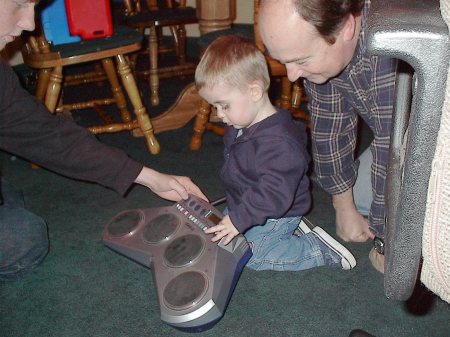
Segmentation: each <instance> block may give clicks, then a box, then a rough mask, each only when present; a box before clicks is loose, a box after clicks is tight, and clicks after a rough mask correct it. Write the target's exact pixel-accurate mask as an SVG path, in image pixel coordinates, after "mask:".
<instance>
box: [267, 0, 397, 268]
mask: <svg viewBox="0 0 450 337" xmlns="http://www.w3.org/2000/svg"><path fill="white" fill-rule="evenodd" d="M369 9H370V0H366V1H364V0H334V1H329V0H280V1H277V0H262V1H261V5H260V11H259V30H260V34H261V38H262V40H263V42H264V44H265V45H266V48H267V50H268V52H269V54H270V56H271V57H273V58H275V59H277V60H278V61H280V62H281V63H283V64H285V65H286V70H287V74H288V77H289V79H290V80H291V81H295V80H297V79H298V78H300V77H303V78H304V79H305V82H304V83H305V88H306V91H307V95H308V98H309V102H308V106H309V110H310V113H311V134H312V150H313V158H314V163H315V170H316V173H317V177H318V180H319V182H320V184H321V186H322V187H323V188H324V189H325V190H326V191H327V192H329V193H330V194H332V200H333V206H334V209H335V212H336V232H337V234H338V235H339V236H340V237H341V238H342V239H343V240H345V241H351V242H364V241H367V240H369V239H375V240H374V242H377V243H378V244H377V245H376V246H375V247H376V248H377V250H375V249H372V250H371V252H370V254H369V257H370V260H371V261H372V264H373V265H374V267H375V268H376V269H377V270H379V271H380V272H384V256H383V255H382V253H383V251H382V249H380V248H381V246H380V243H381V244H382V242H383V238H384V224H385V209H384V188H385V178H386V166H387V161H388V151H389V135H390V127H391V116H392V107H393V92H394V86H395V71H396V61H395V60H392V59H388V58H385V57H374V56H370V55H368V53H367V50H366V41H365V31H366V29H367V18H368V14H369ZM358 116H359V117H361V118H362V119H363V120H364V122H365V123H367V125H368V126H369V127H370V129H371V130H372V132H373V134H374V140H373V142H372V143H371V145H370V148H369V149H367V150H366V151H365V152H364V153H363V154H362V155H361V157H360V160H359V161H355V160H354V152H355V146H356V134H357V120H358ZM358 166H359V167H358ZM370 185H371V187H372V188H370ZM355 202H356V204H355ZM363 215H367V216H368V220H366V219H365V218H364V217H363Z"/></svg>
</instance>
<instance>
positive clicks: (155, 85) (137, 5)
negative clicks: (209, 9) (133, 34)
mask: <svg viewBox="0 0 450 337" xmlns="http://www.w3.org/2000/svg"><path fill="white" fill-rule="evenodd" d="M124 6H125V13H124V16H123V17H122V18H121V19H120V20H121V22H123V23H125V24H126V25H128V26H130V27H133V28H135V29H137V30H139V31H140V32H141V33H144V32H145V31H146V30H147V29H148V30H149V35H148V49H147V50H146V52H147V53H148V57H149V69H147V70H145V71H138V70H135V71H136V74H137V75H142V76H145V77H148V79H149V85H150V102H151V104H152V105H153V106H155V105H158V104H159V94H158V91H159V80H160V79H162V78H169V77H174V76H184V75H191V74H193V73H194V72H195V67H196V64H195V63H189V62H187V60H186V28H185V25H187V24H191V23H197V22H198V20H197V16H196V11H195V8H193V7H187V6H186V0H180V1H173V0H163V1H157V0H146V1H143V0H124ZM162 27H168V28H169V29H170V31H171V33H172V36H173V42H174V47H173V48H164V47H163V46H162V44H161V38H160V34H159V33H160V31H161V28H162ZM172 50H174V51H175V52H176V55H177V64H175V65H169V66H165V67H162V66H160V64H159V63H160V62H159V60H158V58H159V54H160V53H163V52H167V51H172Z"/></svg>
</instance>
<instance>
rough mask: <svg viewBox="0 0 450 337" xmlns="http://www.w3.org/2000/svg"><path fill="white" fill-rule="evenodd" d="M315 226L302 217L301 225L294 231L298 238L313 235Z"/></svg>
mask: <svg viewBox="0 0 450 337" xmlns="http://www.w3.org/2000/svg"><path fill="white" fill-rule="evenodd" d="M313 227H314V225H313V224H312V223H311V222H310V221H309V220H308V219H306V218H305V217H302V220H301V221H300V224H299V225H298V227H297V229H296V230H295V231H294V234H295V235H297V236H300V235H303V234H307V233H311V231H312V229H311V228H313Z"/></svg>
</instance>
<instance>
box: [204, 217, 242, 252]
mask: <svg viewBox="0 0 450 337" xmlns="http://www.w3.org/2000/svg"><path fill="white" fill-rule="evenodd" d="M205 233H206V234H215V235H214V236H213V238H212V239H211V241H212V242H217V241H219V240H220V239H222V238H223V237H225V236H226V239H225V240H224V242H223V244H224V245H227V244H229V243H230V242H231V240H233V238H234V237H235V236H237V235H238V234H239V232H238V230H237V229H236V227H234V225H233V223H232V222H231V219H230V217H229V216H228V215H227V216H225V217H224V218H223V219H222V221H220V222H219V223H218V224H217V225H216V226H214V227H210V228H208V229H205Z"/></svg>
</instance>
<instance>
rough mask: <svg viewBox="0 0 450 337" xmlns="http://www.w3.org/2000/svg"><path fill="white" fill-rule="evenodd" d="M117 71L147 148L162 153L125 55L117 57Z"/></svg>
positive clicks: (153, 152)
mask: <svg viewBox="0 0 450 337" xmlns="http://www.w3.org/2000/svg"><path fill="white" fill-rule="evenodd" d="M116 59H117V69H118V73H119V74H120V77H121V79H122V82H123V86H124V88H125V90H126V92H127V94H128V97H129V98H130V101H131V104H133V108H134V113H135V114H136V118H137V121H138V124H139V127H140V128H141V130H142V132H143V134H144V137H145V139H146V141H147V147H148V150H149V151H150V153H151V154H158V153H159V152H160V146H159V143H158V141H157V140H156V137H155V134H154V131H153V126H152V123H151V122H150V118H149V117H148V114H147V111H146V109H145V107H144V105H143V104H142V100H141V96H140V94H139V90H138V87H137V85H136V80H135V79H134V76H133V74H132V72H131V69H130V66H129V65H128V63H127V60H126V58H125V57H124V56H123V55H117V56H116Z"/></svg>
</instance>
